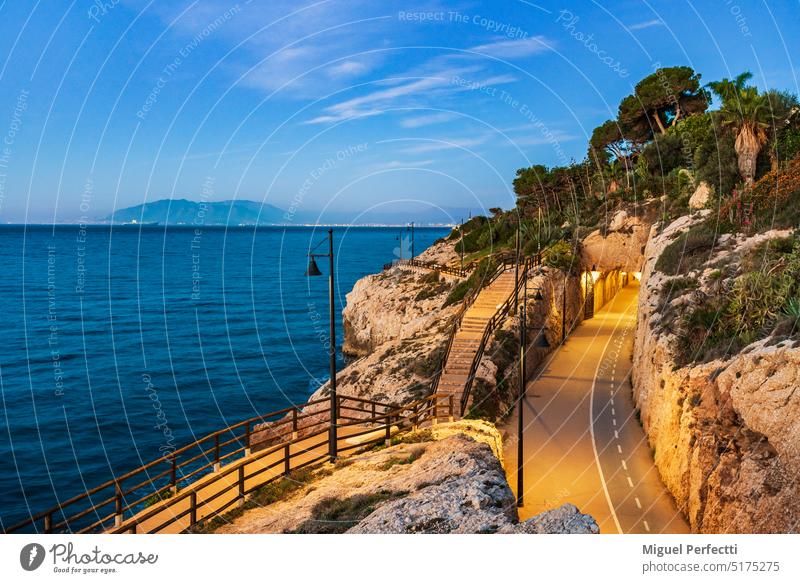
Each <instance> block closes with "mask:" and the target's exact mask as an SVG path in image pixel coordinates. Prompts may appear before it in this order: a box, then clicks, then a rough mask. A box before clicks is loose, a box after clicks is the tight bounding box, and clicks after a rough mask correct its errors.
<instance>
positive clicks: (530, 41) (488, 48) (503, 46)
mask: <svg viewBox="0 0 800 583" xmlns="http://www.w3.org/2000/svg"><path fill="white" fill-rule="evenodd" d="M550 45H552V43H551V42H550V41H548V40H547V39H546V38H545V37H543V36H533V37H530V38H521V39H511V40H500V41H495V42H492V43H487V44H483V45H478V46H475V47H472V48H471V49H470V50H471V51H475V52H476V53H483V54H485V55H489V56H492V57H498V58H502V59H514V58H518V57H529V56H531V55H537V54H540V53H544V52H547V51H549V50H550Z"/></svg>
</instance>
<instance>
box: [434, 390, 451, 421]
mask: <svg viewBox="0 0 800 583" xmlns="http://www.w3.org/2000/svg"><path fill="white" fill-rule="evenodd" d="M437 403H438V401H437ZM447 413H448V418H449V419H450V423H452V422H453V395H448V396H447Z"/></svg>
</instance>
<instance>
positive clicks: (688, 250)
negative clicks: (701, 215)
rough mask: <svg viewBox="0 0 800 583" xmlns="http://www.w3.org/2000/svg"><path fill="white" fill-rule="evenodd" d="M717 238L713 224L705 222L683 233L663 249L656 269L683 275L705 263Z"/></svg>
mask: <svg viewBox="0 0 800 583" xmlns="http://www.w3.org/2000/svg"><path fill="white" fill-rule="evenodd" d="M716 240H717V235H716V232H715V231H714V228H713V226H712V225H711V224H710V223H708V222H703V223H700V224H698V225H695V226H693V227H691V228H690V229H689V230H688V231H686V232H684V233H681V234H680V235H679V236H678V237H677V238H676V239H675V240H674V241H673V242H672V243H670V244H669V245H667V247H666V248H665V249H664V251H662V253H661V255H660V256H659V258H658V261H656V270H658V271H660V272H662V273H666V274H667V275H683V274H686V273H688V272H690V271H692V270H693V269H697V268H698V267H700V266H701V265H702V264H703V263H705V262H706V261H707V260H708V259H709V257H710V256H711V253H712V251H713V249H714V243H715V242H716Z"/></svg>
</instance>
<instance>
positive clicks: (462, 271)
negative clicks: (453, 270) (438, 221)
mask: <svg viewBox="0 0 800 583" xmlns="http://www.w3.org/2000/svg"><path fill="white" fill-rule="evenodd" d="M458 234H459V235H461V237H460V238H461V274H462V275H463V274H464V219H461V224H460V225H459V226H458Z"/></svg>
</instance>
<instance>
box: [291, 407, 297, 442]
mask: <svg viewBox="0 0 800 583" xmlns="http://www.w3.org/2000/svg"><path fill="white" fill-rule="evenodd" d="M292 439H297V407H294V408H293V409H292Z"/></svg>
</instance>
